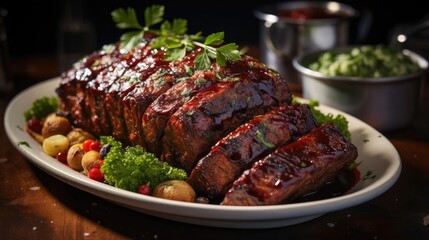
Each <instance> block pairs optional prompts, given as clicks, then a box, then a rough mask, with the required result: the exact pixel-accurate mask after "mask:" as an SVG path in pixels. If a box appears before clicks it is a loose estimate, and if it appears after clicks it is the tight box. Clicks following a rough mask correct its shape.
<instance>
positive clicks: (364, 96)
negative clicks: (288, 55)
mask: <svg viewBox="0 0 429 240" xmlns="http://www.w3.org/2000/svg"><path fill="white" fill-rule="evenodd" d="M349 49H350V47H346V48H339V49H333V50H328V51H334V52H343V51H347V50H349ZM324 52H326V51H318V52H312V53H307V54H304V55H301V56H298V57H296V58H294V60H293V65H294V67H295V69H296V70H297V71H298V72H299V74H300V78H301V81H302V91H303V97H304V98H306V99H316V100H318V101H319V102H320V103H322V104H324V105H328V106H331V107H334V108H336V109H339V110H341V111H344V112H346V113H349V114H351V115H353V116H355V117H357V118H359V119H361V120H363V121H365V122H366V123H368V124H369V125H371V126H372V127H374V128H376V129H378V130H380V131H389V130H395V129H399V128H403V127H405V126H407V125H409V124H410V122H411V120H412V118H413V116H414V115H415V113H416V110H417V108H418V105H419V102H420V99H421V95H422V94H421V93H422V89H423V83H424V79H425V74H426V70H427V68H428V62H427V61H426V60H425V59H424V58H423V57H421V56H420V55H418V54H416V53H414V52H412V51H409V50H403V54H405V55H407V56H409V57H410V58H411V59H412V60H413V61H415V62H416V63H417V64H418V65H419V66H420V67H421V69H422V70H421V71H418V72H416V73H412V74H408V75H404V76H397V77H381V78H364V77H346V76H326V75H323V74H322V73H320V72H316V71H313V70H311V69H310V68H308V67H307V66H308V65H309V64H310V63H312V62H314V61H315V60H316V59H317V58H318V56H319V55H320V54H323V53H324Z"/></svg>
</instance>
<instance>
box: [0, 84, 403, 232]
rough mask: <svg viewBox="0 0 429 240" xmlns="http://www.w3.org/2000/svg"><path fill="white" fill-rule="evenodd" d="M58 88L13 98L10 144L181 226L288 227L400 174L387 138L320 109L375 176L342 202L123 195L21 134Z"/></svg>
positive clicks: (52, 170) (371, 193) (68, 178)
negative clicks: (29, 116)
mask: <svg viewBox="0 0 429 240" xmlns="http://www.w3.org/2000/svg"><path fill="white" fill-rule="evenodd" d="M58 84H59V78H53V79H49V80H46V81H44V82H41V83H39V84H36V85H34V86H32V87H30V88H28V89H26V90H24V91H22V92H21V93H20V94H18V95H17V96H15V97H14V99H13V100H12V101H11V102H10V103H9V105H8V107H7V109H6V113H5V116H4V125H5V129H6V133H7V135H8V137H9V139H10V141H11V142H12V143H13V144H14V146H15V147H16V148H17V149H18V150H19V151H20V152H21V153H22V154H23V155H25V156H26V157H27V158H28V159H29V160H30V161H31V162H32V163H33V164H35V165H36V166H38V167H39V168H41V169H42V170H44V171H46V172H47V173H48V174H51V175H53V176H54V177H56V178H58V179H60V180H61V181H64V182H66V183H68V184H70V185H72V186H74V187H77V188H79V189H82V190H84V191H87V192H89V193H91V194H94V195H96V196H99V197H102V198H105V199H107V200H109V201H112V202H115V203H117V204H119V205H123V206H125V207H128V208H130V209H134V210H137V211H140V212H142V213H146V214H150V215H154V216H158V217H162V218H166V219H170V220H174V221H179V222H185V223H192V224H198V225H205V226H215V227H226V228H273V227H280V226H287V225H292V224H297V223H301V222H305V221H308V220H310V219H314V218H316V217H318V216H321V215H323V214H325V213H328V212H332V211H336V210H340V209H344V208H348V207H351V206H354V205H357V204H360V203H363V202H366V201H368V200H371V199H373V198H375V197H377V196H379V195H380V194H382V193H384V192H385V191H386V190H388V189H389V188H390V187H391V186H392V185H393V184H394V183H395V182H396V180H397V179H398V178H399V175H400V172H401V160H400V157H399V154H398V152H397V150H396V149H395V147H394V146H393V145H392V143H391V142H390V141H389V140H388V139H387V138H386V137H385V136H383V135H382V134H381V133H379V132H378V131H377V130H375V129H374V128H372V127H370V126H368V125H367V124H365V123H364V122H362V121H360V120H359V119H356V118H354V117H352V116H350V115H348V114H346V113H343V112H341V111H338V110H335V109H333V108H329V107H326V106H320V108H319V109H320V110H321V111H323V112H325V113H333V114H334V115H336V114H342V115H344V116H346V118H347V119H348V121H349V128H350V131H351V134H352V142H353V143H354V144H355V145H356V147H357V148H358V151H359V157H358V159H357V161H358V162H361V164H360V165H359V167H358V168H359V170H360V171H361V173H362V175H365V174H366V173H368V172H369V171H371V172H372V174H371V175H372V176H376V177H375V178H373V179H368V180H365V181H360V182H359V183H358V184H357V185H355V186H354V187H353V188H352V189H351V190H350V191H349V192H348V193H347V194H345V195H343V196H339V197H334V198H329V199H325V200H318V201H312V202H304V203H293V204H284V205H275V206H257V207H240V206H220V205H209V204H197V203H185V202H178V201H171V200H165V199H161V198H155V197H150V196H145V195H141V194H137V193H134V192H129V191H125V190H122V189H118V188H115V187H112V186H109V185H107V184H103V183H100V182H97V181H92V180H90V179H88V178H87V177H86V176H84V175H82V174H80V173H78V172H76V171H74V170H72V169H70V168H69V167H67V166H65V165H63V164H61V163H60V162H58V161H56V160H55V159H54V158H52V157H50V156H48V155H46V154H44V153H43V151H42V148H41V146H40V144H38V143H37V142H36V141H35V140H34V139H33V138H32V137H31V136H30V135H29V134H27V132H26V131H25V130H24V128H25V120H24V116H23V113H24V112H25V111H26V110H27V109H29V108H30V106H31V104H32V103H33V101H34V100H36V99H38V98H41V97H43V96H56V95H55V88H56V87H57V86H58ZM21 142H26V143H28V144H29V146H26V145H25V144H19V143H21Z"/></svg>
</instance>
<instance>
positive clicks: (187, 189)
mask: <svg viewBox="0 0 429 240" xmlns="http://www.w3.org/2000/svg"><path fill="white" fill-rule="evenodd" d="M152 195H153V196H155V197H159V198H165V199H171V200H176V201H184V202H194V199H195V191H194V189H193V188H192V187H191V185H189V184H188V183H187V182H185V181H182V180H169V181H165V182H162V183H160V184H158V185H157V186H156V187H155V189H154V190H153V194H152Z"/></svg>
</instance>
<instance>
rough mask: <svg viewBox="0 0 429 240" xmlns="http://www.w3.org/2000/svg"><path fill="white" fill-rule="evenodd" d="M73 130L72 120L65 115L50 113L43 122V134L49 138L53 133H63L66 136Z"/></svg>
mask: <svg viewBox="0 0 429 240" xmlns="http://www.w3.org/2000/svg"><path fill="white" fill-rule="evenodd" d="M71 130H72V127H71V124H70V121H69V120H68V119H67V118H65V117H60V116H56V115H50V116H48V117H47V118H46V120H45V122H44V123H43V128H42V136H43V137H44V138H47V137H49V136H52V135H56V134H61V135H64V136H66V135H67V134H68V133H69V132H70V131H71Z"/></svg>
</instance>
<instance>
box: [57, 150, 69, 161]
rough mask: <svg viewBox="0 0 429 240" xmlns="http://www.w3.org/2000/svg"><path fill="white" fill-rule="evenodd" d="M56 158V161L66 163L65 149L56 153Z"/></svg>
mask: <svg viewBox="0 0 429 240" xmlns="http://www.w3.org/2000/svg"><path fill="white" fill-rule="evenodd" d="M56 158H57V160H58V161H60V162H62V163H64V164H67V152H66V151H61V152H59V153H58V154H57V157H56Z"/></svg>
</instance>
